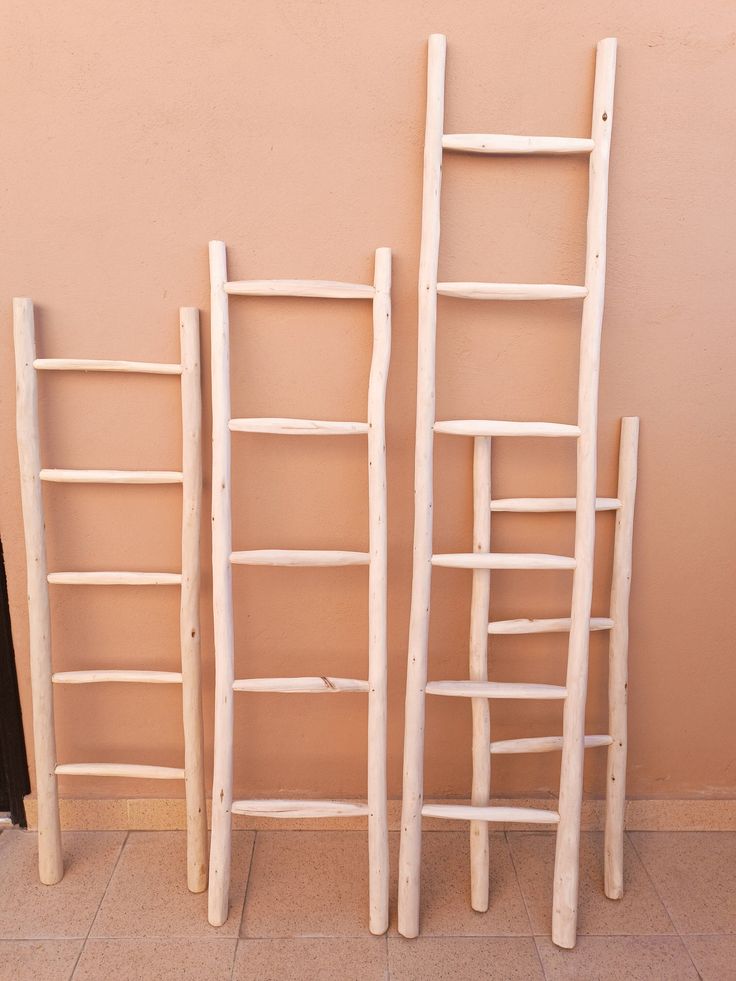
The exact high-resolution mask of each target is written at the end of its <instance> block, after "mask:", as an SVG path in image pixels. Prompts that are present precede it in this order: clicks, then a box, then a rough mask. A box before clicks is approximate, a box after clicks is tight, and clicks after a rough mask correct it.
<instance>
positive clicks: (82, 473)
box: [39, 469, 184, 484]
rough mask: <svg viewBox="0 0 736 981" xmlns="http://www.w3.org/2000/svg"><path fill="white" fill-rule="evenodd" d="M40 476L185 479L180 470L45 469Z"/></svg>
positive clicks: (90, 480)
mask: <svg viewBox="0 0 736 981" xmlns="http://www.w3.org/2000/svg"><path fill="white" fill-rule="evenodd" d="M39 476H40V477H41V480H47V481H50V482H51V483H57V484H180V483H181V482H182V481H183V479H184V475H183V474H182V473H181V472H180V471H178V470H50V469H44V470H42V471H41V473H40V474H39Z"/></svg>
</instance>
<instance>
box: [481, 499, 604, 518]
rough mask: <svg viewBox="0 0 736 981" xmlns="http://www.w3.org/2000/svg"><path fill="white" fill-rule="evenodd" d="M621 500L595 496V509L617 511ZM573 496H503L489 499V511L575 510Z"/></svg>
mask: <svg viewBox="0 0 736 981" xmlns="http://www.w3.org/2000/svg"><path fill="white" fill-rule="evenodd" d="M620 507H621V501H619V499H618V498H617V497H596V499H595V509H596V511H618V510H619V509H620ZM576 510H577V500H576V498H574V497H505V498H498V499H497V500H495V501H491V511H509V512H515V513H524V514H546V513H548V512H563V511H576Z"/></svg>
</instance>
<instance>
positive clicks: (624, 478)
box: [604, 416, 639, 899]
mask: <svg viewBox="0 0 736 981" xmlns="http://www.w3.org/2000/svg"><path fill="white" fill-rule="evenodd" d="M638 449H639V420H638V419H637V418H636V417H635V416H629V417H627V418H624V419H622V420H621V445H620V448H619V458H618V499H619V501H621V507H620V508H619V510H618V512H617V514H616V535H615V539H614V544H613V578H612V580H611V609H610V613H609V616H610V617H612V619H613V627H612V628H611V633H610V637H609V643H608V717H609V723H608V732H609V735H610V736H611V738H612V740H613V742H612V743H611V745H610V746H609V747H608V766H607V771H608V772H607V782H606V832H605V847H604V856H605V858H604V870H605V892H606V896H608V898H609V899H621V897H622V896H623V894H624V817H625V810H626V749H627V708H626V705H627V694H628V659H629V595H630V593H631V553H632V543H633V537H634V505H635V502H636V477H637V463H636V460H637V454H638Z"/></svg>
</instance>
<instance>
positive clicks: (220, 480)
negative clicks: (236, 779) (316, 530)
mask: <svg viewBox="0 0 736 981" xmlns="http://www.w3.org/2000/svg"><path fill="white" fill-rule="evenodd" d="M210 281H211V289H212V298H211V311H212V312H211V317H212V568H213V599H214V618H215V663H216V684H215V764H214V779H213V789H212V842H211V851H210V889H209V921H210V923H212V924H213V925H214V926H220V925H221V924H223V923H224V922H225V920H226V919H227V915H228V893H229V882H230V862H231V836H232V815H233V814H245V815H251V816H257V817H268V818H329V817H335V818H340V817H357V816H366V817H367V818H368V865H369V906H370V912H369V923H370V930H371V932H372V933H375V934H382V933H384V932H385V931H386V929H387V928H388V825H387V816H386V807H387V804H386V660H387V657H386V601H387V589H386V564H387V538H386V438H385V401H386V379H387V375H388V366H389V358H390V350H391V250H390V249H387V248H382V249H378V250H377V251H376V254H375V275H374V282H373V285H360V284H353V283H339V282H325V281H318V280H246V281H239V282H236V281H228V275H227V259H226V251H225V244H224V243H223V242H210ZM231 296H282V297H284V296H285V297H323V298H331V299H344V300H370V301H371V303H372V305H373V355H372V360H371V368H370V377H369V383H368V413H367V421H366V422H334V421H324V420H314V419H283V418H253V419H232V418H231V417H230V413H231V406H230V353H229V348H230V326H229V299H230V297H231ZM242 432H247V433H270V434H276V435H297V436H347V435H366V436H367V437H368V520H369V533H368V537H369V550H368V551H367V552H351V551H326V550H303V549H265V550H250V551H240V550H238V551H233V548H232V530H231V525H232V499H231V497H232V495H231V481H230V456H231V434H232V433H242ZM233 565H259V566H262V565H267V566H302V567H315V566H346V565H365V566H368V590H369V600H368V629H369V637H368V679H367V680H358V679H353V678H328V677H321V676H318V677H306V678H241V679H236V677H235V668H234V637H233V606H232V566H233ZM234 691H236V692H284V693H293V692H314V693H327V692H332V693H336V692H365V693H367V695H368V796H367V802H366V803H355V802H351V801H337V800H233V692H234Z"/></svg>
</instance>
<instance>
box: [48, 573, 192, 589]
mask: <svg viewBox="0 0 736 981" xmlns="http://www.w3.org/2000/svg"><path fill="white" fill-rule="evenodd" d="M47 578H48V581H49V582H50V583H55V584H56V585H61V586H178V585H179V584H180V583H181V575H180V574H179V573H178V572H50V573H49V574H48V577H47Z"/></svg>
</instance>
